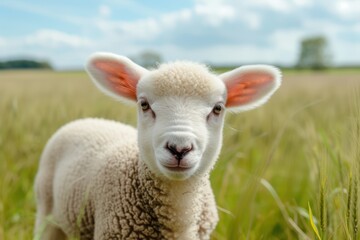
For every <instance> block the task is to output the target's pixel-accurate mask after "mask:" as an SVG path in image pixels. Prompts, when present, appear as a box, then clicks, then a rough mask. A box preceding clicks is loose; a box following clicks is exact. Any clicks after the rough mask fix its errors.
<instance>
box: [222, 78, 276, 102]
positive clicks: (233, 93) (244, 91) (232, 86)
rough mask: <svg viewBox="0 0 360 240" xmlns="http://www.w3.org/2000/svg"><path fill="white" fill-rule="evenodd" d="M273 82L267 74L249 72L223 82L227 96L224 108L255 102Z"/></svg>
mask: <svg viewBox="0 0 360 240" xmlns="http://www.w3.org/2000/svg"><path fill="white" fill-rule="evenodd" d="M273 80H274V78H273V76H272V75H270V74H268V73H261V72H256V73H254V72H251V73H244V74H241V75H240V76H237V77H234V78H232V79H229V80H228V81H226V82H225V85H226V88H227V91H228V96H227V101H226V107H233V106H241V105H245V104H248V103H250V102H251V101H253V100H255V99H256V97H257V96H258V95H259V93H261V92H262V91H263V90H264V89H266V88H267V87H268V86H269V85H270V84H271V83H272V81H273Z"/></svg>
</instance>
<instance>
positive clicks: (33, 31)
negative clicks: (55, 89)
mask: <svg viewBox="0 0 360 240" xmlns="http://www.w3.org/2000/svg"><path fill="white" fill-rule="evenodd" d="M318 35H322V36H325V37H326V38H327V40H328V43H329V49H330V52H331V56H332V62H333V64H334V65H346V64H360V0H330V1H329V0H313V1H312V0H182V1H167V0H152V1H150V0H139V1H135V0H102V1H95V0H77V1H71V0H62V1H58V0H57V1H54V0H32V1H29V0H27V1H26V0H23V1H20V0H1V1H0V60H7V59H16V58H24V57H26V58H35V59H38V60H46V61H49V62H50V63H51V64H52V65H53V66H54V67H55V68H56V69H60V70H61V69H74V68H82V66H83V65H84V63H85V62H86V59H87V58H88V56H89V55H90V54H91V53H93V52H97V51H103V52H104V51H105V52H112V53H116V54H120V55H125V56H136V55H139V54H140V53H141V52H144V51H155V52H157V53H159V54H160V55H161V56H162V58H163V59H164V60H165V61H174V60H192V61H200V62H205V63H209V64H218V65H230V64H231V65H234V64H239V65H240V64H241V65H242V64H250V63H271V64H278V65H286V66H291V65H293V64H295V63H296V61H297V58H298V55H299V46H300V41H301V40H302V39H304V38H306V37H311V36H318Z"/></svg>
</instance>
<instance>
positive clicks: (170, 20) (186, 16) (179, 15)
mask: <svg viewBox="0 0 360 240" xmlns="http://www.w3.org/2000/svg"><path fill="white" fill-rule="evenodd" d="M191 17H192V12H191V10H190V9H182V10H180V11H177V12H171V13H165V14H163V15H161V16H160V18H159V19H160V22H161V23H162V24H163V25H164V26H169V27H176V24H178V23H183V22H188V21H190V20H191Z"/></svg>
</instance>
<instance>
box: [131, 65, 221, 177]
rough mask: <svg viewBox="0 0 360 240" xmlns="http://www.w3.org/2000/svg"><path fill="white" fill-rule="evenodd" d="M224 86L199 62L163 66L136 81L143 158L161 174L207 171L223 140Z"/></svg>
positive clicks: (181, 174) (151, 167) (179, 175)
mask: <svg viewBox="0 0 360 240" xmlns="http://www.w3.org/2000/svg"><path fill="white" fill-rule="evenodd" d="M225 103H226V88H225V84H224V83H223V82H222V80H220V79H219V78H218V77H216V76H214V75H213V74H210V73H209V72H208V71H207V69H206V68H205V67H203V66H201V65H197V64H193V63H184V62H179V63H173V64H168V65H163V66H161V67H160V69H158V70H156V71H154V72H152V73H150V74H149V75H147V76H146V77H144V78H143V79H141V80H140V82H139V84H138V86H137V104H138V132H139V136H138V139H139V148H140V154H141V159H142V160H143V161H145V162H146V164H147V165H148V167H149V168H150V169H151V170H152V171H153V172H154V173H155V174H158V175H162V176H165V177H168V178H170V179H178V180H183V179H186V178H189V177H190V176H192V175H198V174H203V173H206V172H208V169H209V168H211V167H212V166H213V164H214V163H215V160H216V158H217V157H218V154H219V150H220V148H221V142H222V127H223V121H224V114H225Z"/></svg>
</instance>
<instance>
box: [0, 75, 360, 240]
mask: <svg viewBox="0 0 360 240" xmlns="http://www.w3.org/2000/svg"><path fill="white" fill-rule="evenodd" d="M359 112H360V71H356V70H352V71H344V72H342V71H330V72H324V73H313V72H301V73H298V72H294V71H291V72H285V74H284V82H283V85H282V87H281V89H280V90H279V91H278V92H277V93H276V95H275V96H274V97H273V98H272V99H271V100H270V101H269V102H268V103H267V104H266V105H264V106H262V107H261V108H259V109H256V110H252V111H249V112H245V113H241V114H228V116H227V119H226V125H225V129H224V145H223V150H222V154H221V156H220V158H219V160H218V162H217V165H216V168H215V170H214V171H213V173H212V178H211V179H212V185H213V189H214V192H215V195H216V200H217V204H218V206H219V213H220V222H219V224H218V227H217V229H216V231H215V232H214V234H213V239H218V240H225V239H234V240H235V239H316V238H321V239H358V238H359V236H358V235H359V234H358V232H357V231H358V230H357V229H358V219H359V212H358V209H359V201H358V196H359V194H358V188H359V176H360V169H359V166H358V165H359V164H358V161H359V160H360V113H359ZM84 117H102V118H110V119H116V120H119V121H122V122H125V123H128V124H131V125H135V124H136V113H135V109H133V108H131V107H129V106H124V105H123V104H121V103H117V102H115V101H113V100H112V99H110V98H108V97H107V96H104V95H102V94H101V93H100V92H99V91H98V90H97V89H95V87H94V86H93V85H92V83H91V82H90V81H89V79H88V77H87V76H86V75H85V73H83V72H51V71H3V72H0V239H1V240H8V239H9V240H11V239H32V231H33V224H34V218H35V204H34V192H33V180H34V175H35V173H36V169H37V165H38V159H39V156H40V154H41V151H42V148H43V147H44V145H45V143H46V141H47V139H48V138H49V137H50V136H51V134H52V133H53V132H54V131H55V130H56V129H58V128H59V127H60V126H61V125H63V124H65V123H67V122H69V121H71V120H74V119H78V118H84ZM309 206H310V207H311V210H312V214H313V217H310V216H309ZM310 219H311V220H312V222H313V224H311V223H310ZM314 229H317V230H318V235H319V237H317V234H316V233H315V231H314Z"/></svg>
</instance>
